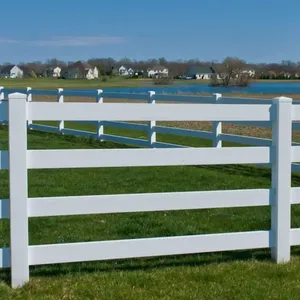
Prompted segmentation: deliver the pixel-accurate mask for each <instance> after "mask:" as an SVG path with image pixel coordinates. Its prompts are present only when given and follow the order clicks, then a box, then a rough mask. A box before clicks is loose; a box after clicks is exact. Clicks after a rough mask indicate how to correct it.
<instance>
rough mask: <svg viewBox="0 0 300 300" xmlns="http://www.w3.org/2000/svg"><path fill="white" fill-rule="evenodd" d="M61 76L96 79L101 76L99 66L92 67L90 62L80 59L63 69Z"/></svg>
mask: <svg viewBox="0 0 300 300" xmlns="http://www.w3.org/2000/svg"><path fill="white" fill-rule="evenodd" d="M61 77H63V78H65V79H84V78H85V79H89V80H90V79H95V78H99V71H98V68H97V67H92V66H91V65H90V64H88V63H83V62H81V61H78V62H76V63H74V64H71V65H69V66H68V67H66V68H65V69H62V70H61Z"/></svg>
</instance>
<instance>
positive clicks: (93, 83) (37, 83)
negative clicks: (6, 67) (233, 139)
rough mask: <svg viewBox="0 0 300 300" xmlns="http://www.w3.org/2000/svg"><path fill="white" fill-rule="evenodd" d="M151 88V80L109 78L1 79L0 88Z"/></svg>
mask: <svg viewBox="0 0 300 300" xmlns="http://www.w3.org/2000/svg"><path fill="white" fill-rule="evenodd" d="M145 85H146V86H151V85H152V80H149V79H126V78H122V77H113V78H109V79H108V80H107V81H106V82H103V81H102V80H101V79H95V80H86V79H77V80H70V79H69V80H58V79H54V78H23V79H3V78H0V86H4V87H5V88H16V89H17V88H26V87H31V88H34V89H57V88H65V89H85V88H86V89H101V88H119V87H140V86H145Z"/></svg>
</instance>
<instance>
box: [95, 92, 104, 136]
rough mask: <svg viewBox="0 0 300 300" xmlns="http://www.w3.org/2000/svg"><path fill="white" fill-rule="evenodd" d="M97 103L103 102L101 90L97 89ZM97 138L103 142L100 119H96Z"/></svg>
mask: <svg viewBox="0 0 300 300" xmlns="http://www.w3.org/2000/svg"><path fill="white" fill-rule="evenodd" d="M96 102H97V103H103V90H97V97H96ZM97 121H98V122H97V132H96V134H97V139H98V140H99V141H100V142H103V134H104V125H103V122H102V121H99V120H97Z"/></svg>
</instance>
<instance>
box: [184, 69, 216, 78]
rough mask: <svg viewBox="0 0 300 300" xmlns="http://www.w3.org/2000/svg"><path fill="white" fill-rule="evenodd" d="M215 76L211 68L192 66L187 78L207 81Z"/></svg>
mask: <svg viewBox="0 0 300 300" xmlns="http://www.w3.org/2000/svg"><path fill="white" fill-rule="evenodd" d="M215 74H216V71H215V70H214V69H213V68H212V67H208V66H194V67H191V68H190V69H189V71H188V77H191V78H193V79H206V80H209V79H211V78H212V76H213V75H215Z"/></svg>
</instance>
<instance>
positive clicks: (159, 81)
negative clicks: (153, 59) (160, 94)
mask: <svg viewBox="0 0 300 300" xmlns="http://www.w3.org/2000/svg"><path fill="white" fill-rule="evenodd" d="M152 81H153V84H154V85H170V84H173V79H172V78H171V77H158V78H153V79H152Z"/></svg>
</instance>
